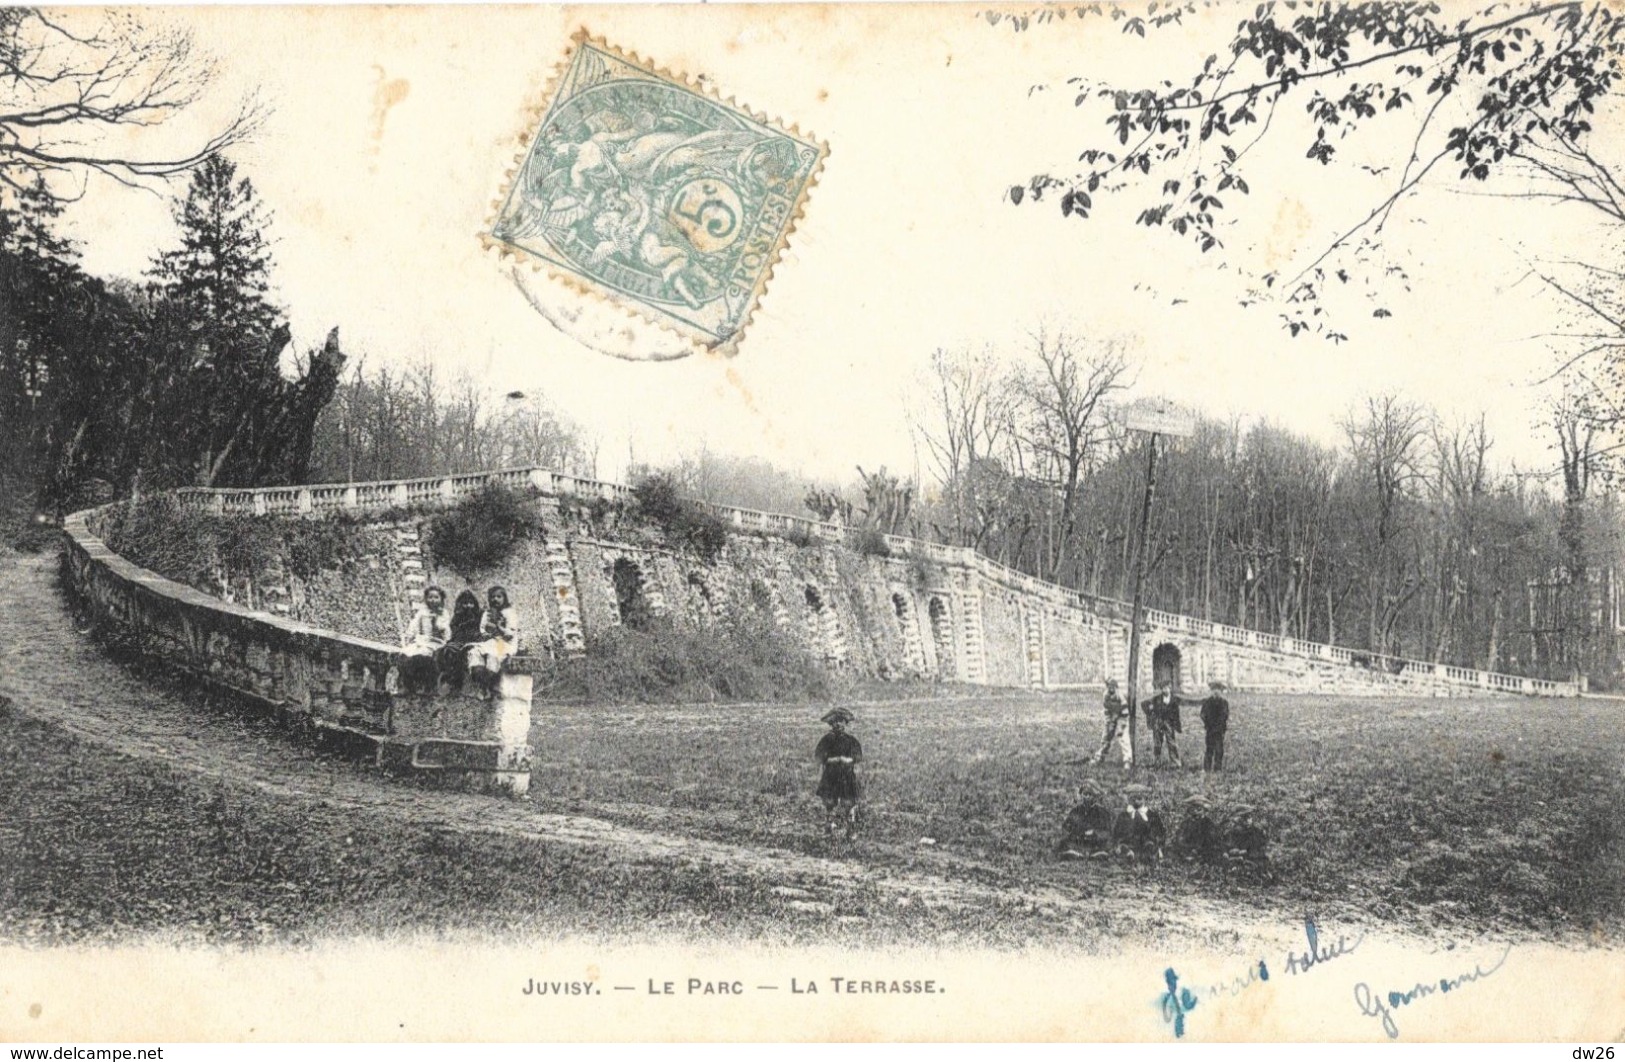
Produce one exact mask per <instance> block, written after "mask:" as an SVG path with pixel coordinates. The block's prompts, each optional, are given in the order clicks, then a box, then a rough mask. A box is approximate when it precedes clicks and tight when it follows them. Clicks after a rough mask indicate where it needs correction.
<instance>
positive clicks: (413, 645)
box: [402, 586, 519, 696]
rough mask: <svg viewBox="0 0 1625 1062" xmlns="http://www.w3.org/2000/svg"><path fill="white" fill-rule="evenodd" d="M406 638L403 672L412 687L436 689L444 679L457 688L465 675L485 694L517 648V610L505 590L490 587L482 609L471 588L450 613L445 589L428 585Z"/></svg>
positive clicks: (493, 686) (490, 690)
mask: <svg viewBox="0 0 1625 1062" xmlns="http://www.w3.org/2000/svg"><path fill="white" fill-rule="evenodd" d="M405 642H406V644H405V649H406V654H407V660H406V665H405V666H404V667H403V668H402V671H403V672H404V674H403V678H405V679H406V681H407V682H408V683H409V684H410V685H417V686H420V687H421V686H426V687H428V688H430V689H438V688H439V684H440V682H441V681H442V680H444V681H445V682H446V683H447V684H448V685H449V686H451V687H452V688H453V689H458V690H460V689H462V686H463V680H464V678H465V677H467V678H468V679H470V680H471V681H472V682H473V683H474V686H475V688H476V689H478V690H479V691H480V692H482V693H484V694H486V695H487V696H489V695H490V694H491V693H492V692H493V691H494V690H495V689H496V686H497V677H498V676H499V675H500V674H501V673H502V662H503V661H504V660H506V659H507V658H508V657H510V656H512V655H513V654H515V653H517V652H518V651H519V613H518V612H517V611H516V610H515V609H514V607H513V602H512V601H510V600H509V598H508V591H507V590H506V589H504V588H503V587H500V586H493V587H491V589H490V590H489V591H487V592H486V595H485V606H484V607H483V608H482V607H481V606H480V599H479V597H478V595H476V594H475V593H474V591H472V590H464V591H463V592H462V593H460V594H458V595H457V601H456V603H455V604H454V605H453V606H452V610H451V612H450V613H449V614H448V613H447V611H446V592H445V591H444V590H442V589H440V587H438V586H430V587H428V588H427V589H425V590H424V591H423V604H421V605H419V606H418V608H417V611H416V612H415V613H413V615H412V622H411V623H410V624H409V625H408V626H407V629H406V638H405Z"/></svg>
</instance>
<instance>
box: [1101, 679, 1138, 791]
mask: <svg viewBox="0 0 1625 1062" xmlns="http://www.w3.org/2000/svg"><path fill="white" fill-rule="evenodd" d="M1102 706H1103V707H1104V708H1105V711H1106V738H1105V740H1103V741H1102V742H1101V743H1100V751H1099V752H1097V753H1095V758H1094V759H1093V760H1092V761H1091V762H1092V763H1094V764H1095V766H1097V767H1098V766H1099V765H1100V764H1101V763H1102V762H1104V761H1105V759H1106V754H1107V753H1108V752H1111V751H1112V746H1113V745H1114V744H1115V745H1116V746H1117V747H1118V753H1119V754H1120V755H1121V756H1122V759H1123V769H1124V770H1125V771H1126V770H1128V768H1129V764H1130V763H1132V762H1133V754H1132V751H1131V750H1130V749H1129V744H1128V714H1129V707H1128V705H1127V704H1125V703H1124V702H1123V698H1121V697H1119V696H1118V695H1117V680H1116V679H1107V680H1106V698H1105V700H1104V701H1103V702H1102Z"/></svg>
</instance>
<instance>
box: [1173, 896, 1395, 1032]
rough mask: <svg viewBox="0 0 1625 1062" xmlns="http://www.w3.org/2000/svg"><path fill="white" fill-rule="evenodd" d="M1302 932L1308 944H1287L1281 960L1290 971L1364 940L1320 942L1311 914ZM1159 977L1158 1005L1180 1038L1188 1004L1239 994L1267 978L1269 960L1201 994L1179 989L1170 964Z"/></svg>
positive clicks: (1360, 937)
mask: <svg viewBox="0 0 1625 1062" xmlns="http://www.w3.org/2000/svg"><path fill="white" fill-rule="evenodd" d="M1303 935H1305V939H1306V940H1308V947H1306V948H1305V950H1303V952H1297V950H1295V948H1287V960H1285V963H1282V966H1284V968H1285V971H1287V973H1289V974H1300V973H1308V971H1310V969H1313V968H1315V966H1321V965H1324V963H1329V961H1332V960H1334V958H1337V956H1341V955H1349V953H1350V952H1354V950H1355V948H1357V947H1360V942H1362V940H1365V934H1360V935H1358V937H1355V939H1354V942H1352V943H1350V942H1349V939H1347V937H1344V935H1339V937H1337V942H1336V943H1323V942H1321V935H1319V926H1316V924H1315V919H1313V917H1306V919H1303ZM1162 978H1163V981H1167V984H1168V987H1167V991H1165V992H1163V994H1162V995H1160V997H1157V1005H1159V1007H1160V1008H1162V1020H1163V1021H1167V1023H1170V1025H1172V1026H1173V1036H1175V1038H1180V1036H1185V1015H1186V1013H1189V1012H1191V1008H1194V1007H1196V1004H1198V1002H1201V999H1202V997H1212V995H1240V994H1241V992H1243V991H1245V989H1248V987H1251V986H1254V984H1258V982H1259V981H1269V963H1266V961H1264V960H1263V958H1261V960H1258V961H1256V963H1253V965H1250V966H1248V968H1246V973H1245V974H1241V976H1238V978H1232V979H1230V981H1220V982H1217V984H1211V986H1207V987H1206V989H1204V991H1202V992H1201V994H1198V992H1193V991H1191V989H1188V987H1183V989H1181V987H1180V974H1178V973H1176V971H1175V969H1173V968H1172V966H1170V968H1168V969H1165V971H1163V974H1162Z"/></svg>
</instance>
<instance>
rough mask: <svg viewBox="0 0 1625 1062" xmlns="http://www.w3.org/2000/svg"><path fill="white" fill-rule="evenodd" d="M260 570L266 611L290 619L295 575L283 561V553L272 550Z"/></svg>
mask: <svg viewBox="0 0 1625 1062" xmlns="http://www.w3.org/2000/svg"><path fill="white" fill-rule="evenodd" d="M266 561H267V563H266V566H265V569H264V570H263V571H261V572H260V585H259V591H260V600H261V601H262V602H263V605H262V607H263V608H264V610H265V611H266V612H269V613H271V614H272V615H274V616H281V617H283V618H284V619H289V618H291V617H292V615H293V576H291V575H289V574H288V569H287V566H286V565H284V564H283V563H282V553H281V551H279V550H272V551H271V552H270V555H269V556H268V557H267V558H266Z"/></svg>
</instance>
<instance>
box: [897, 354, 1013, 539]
mask: <svg viewBox="0 0 1625 1062" xmlns="http://www.w3.org/2000/svg"><path fill="white" fill-rule="evenodd" d="M927 376H928V378H927V381H926V385H927V387H926V393H927V394H928V395H929V398H928V399H927V402H928V405H927V406H926V408H924V409H919V410H916V411H915V418H916V419H915V425H916V427H917V428H918V429H919V431H920V435H921V437H923V438H924V439H925V443H926V448H927V450H928V451H929V452H930V454H931V457H932V459H933V461H934V462H935V463H936V466H937V476H938V481H939V482H940V483H941V484H942V489H943V495H944V500H945V502H946V503H947V509H948V514H947V515H948V521H949V525H950V526H948V527H946V528H939V531H940V532H941V533H943V534H944V536H945V537H948V538H950V539H952V540H953V541H955V542H958V543H959V544H961V545H974V544H976V543H978V542H980V541H982V540H983V539H984V538H986V537H987V534H988V532H989V530H990V527H989V526H988V524H987V519H988V518H989V517H990V516H996V515H997V510H996V508H995V507H992V506H990V505H988V504H983V503H982V500H981V499H979V497H978V494H979V492H980V493H982V494H987V493H989V492H990V490H991V489H992V488H993V486H994V482H993V481H994V480H995V479H996V478H997V477H995V476H993V475H992V473H993V467H994V466H997V467H999V468H1000V469H1001V470H1002V465H1000V463H999V461H998V454H999V451H1000V449H1001V448H1002V447H1003V446H1004V445H1005V444H1006V443H1007V442H1008V441H1009V438H1010V434H1011V414H1012V398H1013V394H1012V390H1011V388H1010V387H1009V386H1008V374H1007V372H1006V370H1005V368H1004V367H1003V366H1002V365H1000V364H999V363H998V361H997V359H996V358H995V357H994V355H993V352H992V351H991V350H988V349H986V348H984V349H983V350H981V351H971V350H958V351H952V352H950V351H947V350H943V349H940V348H939V349H938V350H937V351H936V352H935V353H933V354H932V355H931V363H930V367H929V369H928V370H927Z"/></svg>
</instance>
